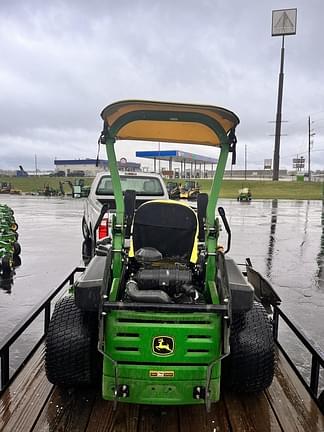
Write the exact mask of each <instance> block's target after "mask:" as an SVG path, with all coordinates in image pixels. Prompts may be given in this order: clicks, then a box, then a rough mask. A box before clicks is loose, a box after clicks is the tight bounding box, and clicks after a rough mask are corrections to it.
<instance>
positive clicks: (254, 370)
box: [223, 302, 275, 393]
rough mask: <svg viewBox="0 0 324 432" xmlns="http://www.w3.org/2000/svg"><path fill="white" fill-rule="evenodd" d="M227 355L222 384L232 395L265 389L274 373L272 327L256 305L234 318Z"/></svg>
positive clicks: (259, 305) (262, 309) (260, 306)
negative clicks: (233, 392) (231, 391)
mask: <svg viewBox="0 0 324 432" xmlns="http://www.w3.org/2000/svg"><path fill="white" fill-rule="evenodd" d="M230 346H231V354H230V355H229V357H227V358H226V359H225V361H224V375H223V384H224V386H225V387H227V388H229V389H230V390H233V391H235V392H244V393H253V392H260V391H262V390H264V389H265V388H267V387H269V386H270V384H271V382H272V379H273V375H274V369H275V348H274V339H273V333H272V325H271V322H270V320H269V318H268V316H267V313H266V311H265V309H264V307H263V306H262V305H261V304H260V303H257V302H254V303H253V308H252V309H251V310H249V311H248V312H246V314H239V315H237V316H235V315H234V317H233V322H232V325H231V336H230Z"/></svg>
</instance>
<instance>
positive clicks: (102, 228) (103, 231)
mask: <svg viewBox="0 0 324 432" xmlns="http://www.w3.org/2000/svg"><path fill="white" fill-rule="evenodd" d="M107 236H108V219H103V220H102V221H101V223H100V225H99V229H98V237H99V240H101V239H102V238H104V237H107Z"/></svg>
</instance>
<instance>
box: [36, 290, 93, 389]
mask: <svg viewBox="0 0 324 432" xmlns="http://www.w3.org/2000/svg"><path fill="white" fill-rule="evenodd" d="M97 336H98V321H97V314H94V313H89V312H83V311H81V310H80V309H78V308H77V306H76V305H75V303H74V298H73V297H64V298H62V299H60V300H59V301H58V302H57V303H56V305H55V309H54V312H53V315H52V319H51V322H50V325H49V328H48V333H47V337H46V351H45V368H46V375H47V378H48V380H49V381H50V382H51V383H53V384H56V385H60V386H84V385H94V384H96V383H97V382H98V379H99V377H100V369H101V362H100V356H99V354H98V352H97Z"/></svg>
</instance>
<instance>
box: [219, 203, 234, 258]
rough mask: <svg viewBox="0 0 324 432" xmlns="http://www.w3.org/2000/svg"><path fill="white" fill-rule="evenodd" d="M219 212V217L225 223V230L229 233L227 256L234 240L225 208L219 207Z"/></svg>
mask: <svg viewBox="0 0 324 432" xmlns="http://www.w3.org/2000/svg"><path fill="white" fill-rule="evenodd" d="M217 210H218V213H219V216H220V217H221V219H222V221H223V224H224V227H225V230H226V232H227V236H228V237H227V248H226V251H225V252H224V254H226V253H227V252H228V251H229V250H230V248H231V239H232V233H231V228H230V227H229V225H228V222H227V218H226V214H225V210H224V208H223V207H218V209H217Z"/></svg>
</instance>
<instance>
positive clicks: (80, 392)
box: [33, 387, 98, 432]
mask: <svg viewBox="0 0 324 432" xmlns="http://www.w3.org/2000/svg"><path fill="white" fill-rule="evenodd" d="M97 392H98V391H97V390H94V389H91V388H82V389H60V388H58V387H56V388H55V391H54V392H53V393H52V395H51V397H50V398H49V400H48V401H47V403H46V405H45V406H44V409H43V411H42V413H41V415H40V417H39V419H38V420H37V422H36V424H35V426H34V428H33V432H40V431H42V432H49V431H51V432H55V431H65V432H68V431H73V432H84V431H85V429H86V427H87V424H88V421H89V417H90V414H91V410H92V408H93V404H94V401H95V393H97Z"/></svg>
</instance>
